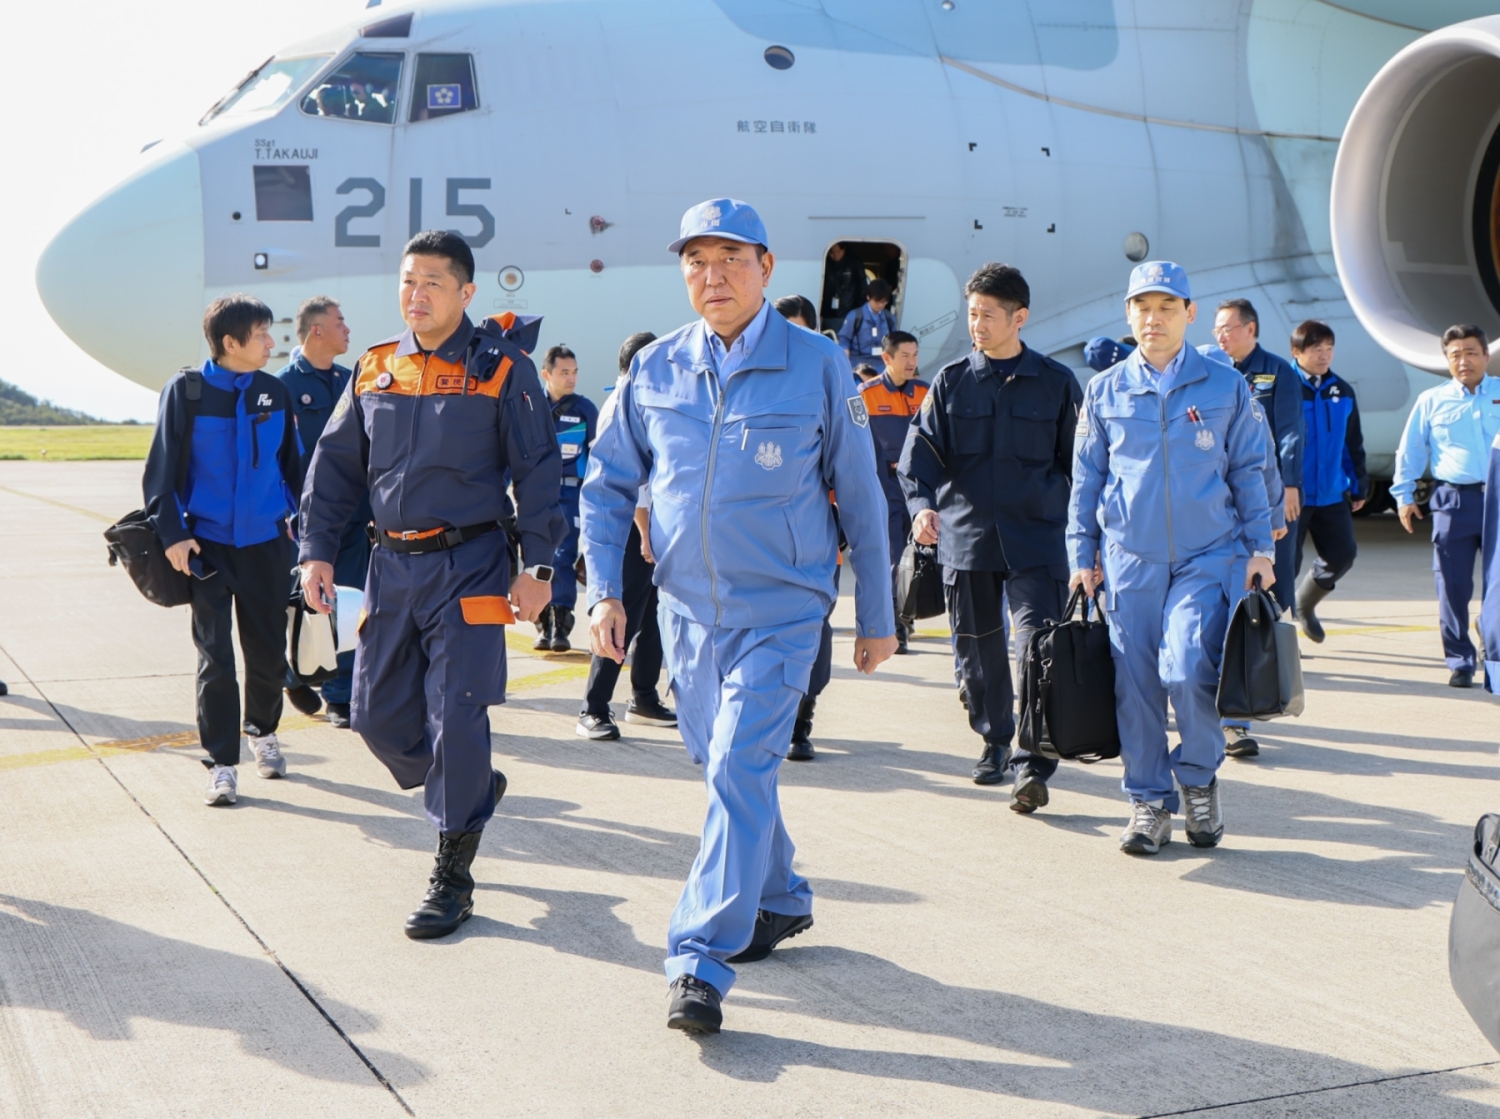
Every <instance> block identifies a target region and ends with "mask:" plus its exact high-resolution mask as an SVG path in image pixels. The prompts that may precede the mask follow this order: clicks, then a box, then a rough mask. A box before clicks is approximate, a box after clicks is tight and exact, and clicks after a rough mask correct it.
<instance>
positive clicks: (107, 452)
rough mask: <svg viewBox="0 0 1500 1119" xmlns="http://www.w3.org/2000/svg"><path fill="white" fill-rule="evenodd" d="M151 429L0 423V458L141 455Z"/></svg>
mask: <svg viewBox="0 0 1500 1119" xmlns="http://www.w3.org/2000/svg"><path fill="white" fill-rule="evenodd" d="M154 430H155V428H153V427H152V425H150V424H99V425H90V426H87V427H0V460H3V459H33V460H41V461H45V462H76V461H78V460H80V459H143V458H145V457H146V449H147V448H148V447H150V446H151V433H152V432H153V431H154Z"/></svg>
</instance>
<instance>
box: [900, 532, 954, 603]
mask: <svg viewBox="0 0 1500 1119" xmlns="http://www.w3.org/2000/svg"><path fill="white" fill-rule="evenodd" d="M947 609H948V606H947V603H946V602H945V601H944V599H943V569H942V567H940V566H939V565H938V561H937V549H936V548H934V547H932V546H931V545H928V544H918V543H917V542H916V541H914V540H909V541H907V544H906V550H905V551H904V552H902V553H901V563H900V564H899V565H898V567H897V569H896V615H897V617H899V618H904V619H907V620H910V621H915V620H916V619H917V618H935V617H937V616H938V615H939V614H942V613H946V612H947Z"/></svg>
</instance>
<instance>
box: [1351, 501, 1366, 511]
mask: <svg viewBox="0 0 1500 1119" xmlns="http://www.w3.org/2000/svg"><path fill="white" fill-rule="evenodd" d="M1364 507H1365V499H1364V498H1362V497H1356V498H1355V499H1354V503H1353V504H1352V505H1350V506H1349V511H1350V512H1351V513H1358V512H1359V511H1360V510H1361V509H1363V508H1364Z"/></svg>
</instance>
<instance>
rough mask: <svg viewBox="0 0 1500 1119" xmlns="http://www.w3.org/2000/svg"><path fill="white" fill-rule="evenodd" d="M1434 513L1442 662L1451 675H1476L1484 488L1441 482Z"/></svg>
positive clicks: (1434, 565)
mask: <svg viewBox="0 0 1500 1119" xmlns="http://www.w3.org/2000/svg"><path fill="white" fill-rule="evenodd" d="M1430 508H1431V510H1432V571H1433V576H1434V580H1435V581H1436V583H1437V597H1438V624H1439V628H1441V630H1442V633H1443V656H1444V659H1445V660H1446V661H1447V662H1448V668H1449V670H1450V671H1453V672H1457V671H1458V670H1460V669H1467V670H1468V671H1470V672H1473V671H1474V642H1473V641H1472V640H1470V638H1469V599H1471V598H1472V597H1473V596H1474V560H1475V557H1477V556H1478V555H1479V549H1480V545H1481V543H1482V536H1483V532H1484V486H1483V484H1481V483H1478V482H1475V483H1473V484H1472V485H1466V486H1455V485H1451V484H1449V483H1448V482H1439V483H1438V485H1437V488H1436V489H1434V490H1433V491H1432V504H1431V506H1430ZM1481 594H1483V592H1482V591H1481Z"/></svg>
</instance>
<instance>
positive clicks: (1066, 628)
mask: <svg viewBox="0 0 1500 1119" xmlns="http://www.w3.org/2000/svg"><path fill="white" fill-rule="evenodd" d="M1091 603H1092V605H1093V607H1094V611H1095V614H1096V615H1097V616H1096V618H1095V620H1093V621H1089V605H1090V604H1091ZM1075 612H1076V613H1077V615H1078V616H1077V618H1076V619H1075V618H1074V617H1073V614H1074V613H1075ZM1020 692H1021V721H1020V726H1019V728H1018V738H1019V742H1020V746H1021V749H1023V750H1025V751H1027V752H1029V753H1033V754H1041V755H1043V756H1045V757H1049V758H1062V759H1064V760H1067V761H1076V762H1083V763H1084V764H1085V765H1091V764H1093V763H1094V762H1098V761H1104V760H1105V759H1107V758H1118V757H1119V756H1120V728H1119V724H1118V722H1117V721H1116V718H1115V661H1114V655H1113V654H1112V653H1111V652H1110V647H1109V623H1108V622H1107V621H1106V620H1105V618H1104V611H1103V609H1102V608H1101V607H1100V605H1099V603H1098V602H1097V601H1096V600H1093V599H1090V598H1088V597H1087V596H1086V595H1085V594H1084V593H1083V588H1082V587H1079V588H1077V589H1076V590H1075V591H1074V592H1073V597H1072V598H1070V599H1068V606H1067V609H1066V610H1064V611H1063V620H1062V621H1060V622H1053V621H1049V622H1047V623H1046V624H1045V625H1042V626H1039V627H1038V628H1037V629H1036V630H1034V631H1033V632H1032V634H1031V638H1030V639H1029V640H1028V641H1027V642H1026V649H1025V651H1024V653H1023V655H1022V657H1021V686H1020Z"/></svg>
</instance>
